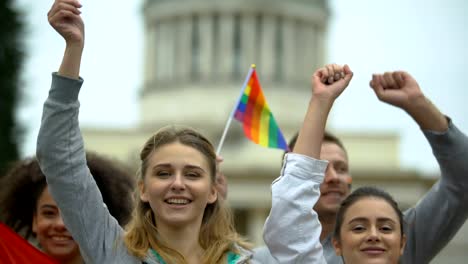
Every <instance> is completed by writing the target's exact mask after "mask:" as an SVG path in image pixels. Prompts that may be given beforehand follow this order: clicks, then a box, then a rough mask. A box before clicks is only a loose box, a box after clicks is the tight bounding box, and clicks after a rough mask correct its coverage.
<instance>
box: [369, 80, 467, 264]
mask: <svg viewBox="0 0 468 264" xmlns="http://www.w3.org/2000/svg"><path fill="white" fill-rule="evenodd" d="M370 85H371V87H372V88H373V90H374V91H375V93H376V95H377V97H378V98H379V99H380V100H381V101H383V102H386V103H389V104H391V105H394V106H396V107H398V108H401V109H403V110H404V111H405V112H407V113H408V114H409V115H410V116H411V117H412V118H413V119H414V120H415V121H416V123H417V124H418V125H419V126H420V128H421V129H422V131H423V133H424V135H425V136H426V138H427V139H428V141H429V143H430V145H431V147H432V151H433V153H434V156H435V157H436V159H437V162H438V163H439V166H440V171H441V178H440V180H439V181H438V182H437V183H436V184H435V185H434V186H433V187H432V188H431V190H430V191H429V192H428V193H426V194H425V195H424V197H423V198H422V199H421V200H420V201H419V202H418V204H417V205H416V206H415V207H413V208H410V209H408V210H407V211H406V212H405V214H404V216H405V223H406V225H407V229H406V233H407V243H406V249H405V251H404V254H403V257H402V259H401V260H402V263H428V262H430V261H431V260H432V259H433V258H434V257H435V256H436V255H437V254H438V253H439V252H440V250H442V248H443V247H445V245H447V243H448V242H449V241H450V240H451V239H452V238H453V236H454V235H455V234H456V233H457V232H458V230H459V229H460V227H461V226H462V225H463V223H464V222H465V221H466V219H467V218H468V195H466V194H467V193H468V163H467V162H466V160H468V138H467V137H466V135H464V134H463V133H462V132H461V131H459V130H458V129H457V128H456V127H455V125H454V124H453V123H452V122H451V121H450V119H448V118H447V117H445V116H444V115H443V114H442V113H441V112H440V111H439V110H438V109H437V107H436V106H435V105H434V104H432V103H431V102H430V100H429V99H427V98H426V97H425V96H424V94H423V92H422V91H421V89H420V87H419V85H418V83H417V82H416V81H415V80H414V79H413V77H411V75H409V74H408V73H406V72H388V73H385V74H383V75H377V74H376V75H374V76H373V77H372V80H371V82H370ZM434 212H437V213H434Z"/></svg>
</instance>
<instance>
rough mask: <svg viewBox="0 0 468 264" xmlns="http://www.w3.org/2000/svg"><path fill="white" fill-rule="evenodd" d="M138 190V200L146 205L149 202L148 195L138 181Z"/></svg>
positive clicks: (143, 185)
mask: <svg viewBox="0 0 468 264" xmlns="http://www.w3.org/2000/svg"><path fill="white" fill-rule="evenodd" d="M138 189H139V190H140V200H141V201H143V202H145V203H147V202H148V201H149V195H148V193H147V192H146V188H145V183H144V182H143V181H138Z"/></svg>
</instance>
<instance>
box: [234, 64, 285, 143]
mask: <svg viewBox="0 0 468 264" xmlns="http://www.w3.org/2000/svg"><path fill="white" fill-rule="evenodd" d="M234 118H235V119H237V120H238V121H240V122H241V123H242V124H243V127H244V134H245V136H246V137H247V138H249V139H250V140H252V141H253V142H255V143H257V144H259V145H261V146H264V147H268V148H279V149H284V150H289V148H288V145H287V144H286V141H285V140H284V137H283V134H282V133H281V130H280V129H279V127H278V125H277V124H276V121H275V118H274V117H273V114H272V113H271V111H270V108H269V107H268V104H267V102H266V100H265V96H264V95H263V92H262V87H261V86H260V82H259V81H258V77H257V72H256V71H255V68H253V69H252V72H251V75H250V78H249V80H248V82H247V85H246V87H245V89H244V93H243V94H242V96H241V99H240V100H239V104H238V105H237V108H236V111H235V113H234Z"/></svg>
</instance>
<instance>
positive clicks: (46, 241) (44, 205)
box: [33, 187, 81, 262]
mask: <svg viewBox="0 0 468 264" xmlns="http://www.w3.org/2000/svg"><path fill="white" fill-rule="evenodd" d="M33 232H34V233H35V234H36V238H37V240H38V242H39V244H40V245H41V248H42V250H43V251H44V252H45V253H46V254H47V255H49V256H51V257H52V258H54V259H57V260H60V261H61V262H66V261H70V260H73V259H77V258H81V256H80V251H79V248H78V244H77V243H76V242H75V241H74V240H73V238H72V236H71V234H70V233H69V232H68V230H67V228H66V227H65V225H64V223H63V221H62V217H61V215H60V211H59V209H58V207H57V204H56V203H55V201H54V199H52V196H51V195H50V193H49V190H48V188H47V187H46V188H45V189H44V191H42V194H41V195H40V196H39V200H38V201H37V206H36V212H35V214H34V216H33Z"/></svg>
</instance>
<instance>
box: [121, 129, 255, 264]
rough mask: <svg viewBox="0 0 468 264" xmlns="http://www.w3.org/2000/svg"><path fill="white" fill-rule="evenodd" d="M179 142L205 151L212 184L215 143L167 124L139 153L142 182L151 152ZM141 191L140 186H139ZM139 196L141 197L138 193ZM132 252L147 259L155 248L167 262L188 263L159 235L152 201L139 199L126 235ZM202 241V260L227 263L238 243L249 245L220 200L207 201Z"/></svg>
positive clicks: (213, 180) (243, 245) (126, 240)
mask: <svg viewBox="0 0 468 264" xmlns="http://www.w3.org/2000/svg"><path fill="white" fill-rule="evenodd" d="M173 142H179V143H181V144H183V145H186V146H189V147H192V148H194V149H196V150H198V151H200V153H202V154H203V155H204V156H205V158H206V159H207V161H208V164H209V167H210V168H209V169H210V176H211V182H212V184H215V177H216V154H215V152H214V148H213V145H211V143H210V142H209V141H208V140H207V139H206V138H205V137H204V136H202V135H201V134H200V133H198V132H196V131H195V130H193V129H190V128H176V127H174V126H170V127H166V128H163V129H161V130H160V131H158V132H157V133H156V134H154V135H153V136H152V137H151V138H150V139H149V140H148V141H147V142H146V143H145V145H144V146H143V149H142V150H141V152H140V160H141V166H140V169H139V173H138V174H139V175H138V177H139V181H143V179H144V177H145V173H146V170H147V167H148V160H149V158H150V157H151V155H152V153H153V152H154V151H155V150H156V149H158V148H160V147H161V146H164V145H167V144H170V143H173ZM137 193H138V189H137ZM137 197H139V196H138V195H137ZM124 242H125V245H126V246H127V248H128V250H129V252H130V253H131V254H133V255H135V256H137V257H140V258H144V257H145V256H146V254H147V252H148V250H149V249H154V250H155V251H156V252H157V253H158V254H159V255H160V256H161V257H162V258H163V259H164V261H166V262H167V263H187V262H186V260H185V259H184V256H182V254H180V253H179V252H178V251H177V250H175V249H173V248H170V247H169V246H167V243H165V241H163V240H162V238H161V237H160V236H159V232H158V228H157V225H156V221H155V216H154V213H153V211H152V210H151V207H150V205H149V203H147V202H143V201H141V200H140V199H138V201H137V206H136V208H135V211H134V215H133V218H132V220H131V222H130V223H129V225H128V226H127V233H126V235H125V237H124ZM199 243H200V245H201V247H202V248H203V249H204V250H205V253H204V254H203V260H202V263H226V254H227V253H228V252H234V253H240V252H239V249H238V247H237V246H241V247H244V248H250V245H249V244H248V243H246V242H245V241H244V240H243V239H242V238H241V237H240V236H239V235H238V234H237V232H236V231H235V228H234V223H233V217H232V213H231V210H230V209H229V208H228V207H227V205H226V204H225V203H224V201H222V200H220V199H217V200H216V201H215V202H214V203H212V204H207V206H206V208H205V212H204V214H203V220H202V224H201V228H200V235H199Z"/></svg>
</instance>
